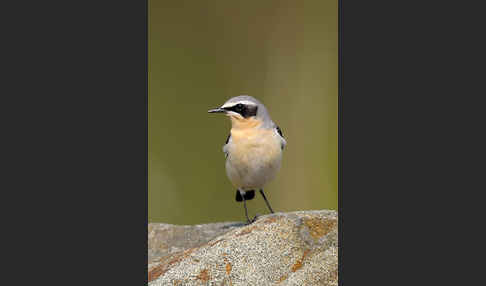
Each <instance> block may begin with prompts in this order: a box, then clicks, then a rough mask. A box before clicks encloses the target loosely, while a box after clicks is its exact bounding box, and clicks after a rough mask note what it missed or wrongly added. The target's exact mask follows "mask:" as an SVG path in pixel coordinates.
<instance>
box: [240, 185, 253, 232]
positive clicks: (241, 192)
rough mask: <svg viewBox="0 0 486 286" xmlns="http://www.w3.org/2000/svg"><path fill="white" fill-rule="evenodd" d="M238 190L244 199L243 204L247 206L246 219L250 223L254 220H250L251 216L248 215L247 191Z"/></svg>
mask: <svg viewBox="0 0 486 286" xmlns="http://www.w3.org/2000/svg"><path fill="white" fill-rule="evenodd" d="M238 192H239V193H240V197H241V199H242V200H243V206H244V207H245V215H246V220H247V221H248V224H250V223H252V221H250V218H249V217H248V209H247V208H246V199H245V191H241V190H238Z"/></svg>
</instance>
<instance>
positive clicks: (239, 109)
mask: <svg viewBox="0 0 486 286" xmlns="http://www.w3.org/2000/svg"><path fill="white" fill-rule="evenodd" d="M224 109H226V110H229V111H234V112H236V113H239V114H241V116H243V117H245V118H248V117H250V116H255V115H256V114H257V110H258V106H256V105H245V104H242V103H238V104H236V105H233V106H231V107H226V108H224Z"/></svg>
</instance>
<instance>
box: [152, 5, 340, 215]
mask: <svg viewBox="0 0 486 286" xmlns="http://www.w3.org/2000/svg"><path fill="white" fill-rule="evenodd" d="M337 5H338V2H337V0H332V1H331V0H322V1H317V0H316V1H276V0H274V1H222V0H221V1H196V0H193V1H180V0H177V1H167V0H149V11H148V13H149V20H148V21H149V23H148V27H149V30H148V39H149V41H148V65H149V67H148V77H149V82H148V88H149V106H148V117H149V118H148V121H149V122H148V128H149V130H148V136H149V140H148V142H149V146H148V149H149V154H148V164H149V166H148V167H149V174H148V175H149V177H148V180H149V181H148V186H149V190H148V191H149V196H148V198H149V202H148V206H149V213H148V218H149V222H166V223H173V224H198V223H207V222H216V221H243V220H244V211H243V205H242V204H241V203H237V202H236V201H235V189H234V188H233V186H232V185H231V183H230V182H229V180H228V179H227V177H226V173H225V169H224V161H225V157H224V154H223V152H222V146H223V144H224V142H225V140H226V137H227V136H228V133H229V129H230V122H229V119H228V118H227V117H225V116H223V115H221V114H208V113H207V110H208V109H210V108H214V107H218V106H220V105H221V104H222V103H223V102H225V101H226V100H227V99H229V98H230V97H233V96H237V95H240V94H248V95H251V96H254V97H256V98H258V99H259V100H261V101H262V102H263V103H264V104H265V105H266V106H267V108H268V110H269V112H270V114H271V117H272V119H273V120H274V121H275V122H276V123H277V124H278V125H279V126H280V127H281V128H282V131H283V134H284V136H285V138H286V140H287V147H286V149H285V150H284V158H283V165H282V169H281V171H280V173H279V174H278V176H277V177H276V179H275V181H273V182H272V183H270V184H268V185H267V186H266V189H265V191H266V194H267V197H268V199H269V201H270V203H271V205H272V207H273V208H274V210H275V211H296V210H308V209H324V208H325V209H337V205H338V201H337V189H338V185H337V167H338V162H337V154H338V145H337V102H338V88H337V85H338V74H337V72H338V41H337V39H338V22H337V15H338V7H337ZM248 206H249V212H250V215H254V214H255V213H260V214H264V213H266V212H267V209H266V207H265V203H264V201H263V199H262V198H261V196H260V195H259V194H258V193H257V194H256V197H255V199H254V200H252V201H250V202H249V204H248Z"/></svg>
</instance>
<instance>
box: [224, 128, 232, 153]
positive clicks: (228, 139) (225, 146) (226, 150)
mask: <svg viewBox="0 0 486 286" xmlns="http://www.w3.org/2000/svg"><path fill="white" fill-rule="evenodd" d="M230 140H231V133H230V134H229V135H228V138H226V142H225V143H224V146H223V152H224V156H225V157H226V158H227V157H228V143H229V142H230Z"/></svg>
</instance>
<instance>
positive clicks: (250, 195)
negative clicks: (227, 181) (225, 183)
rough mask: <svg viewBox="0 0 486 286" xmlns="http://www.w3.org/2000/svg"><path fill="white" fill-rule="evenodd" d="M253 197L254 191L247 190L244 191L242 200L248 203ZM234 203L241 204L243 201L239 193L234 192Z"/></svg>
mask: <svg viewBox="0 0 486 286" xmlns="http://www.w3.org/2000/svg"><path fill="white" fill-rule="evenodd" d="M254 197H255V191H254V190H249V191H245V195H244V198H245V200H246V201H249V200H251V199H253V198H254ZM236 201H237V202H241V201H243V197H242V196H241V194H240V191H238V190H236Z"/></svg>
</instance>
